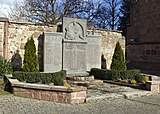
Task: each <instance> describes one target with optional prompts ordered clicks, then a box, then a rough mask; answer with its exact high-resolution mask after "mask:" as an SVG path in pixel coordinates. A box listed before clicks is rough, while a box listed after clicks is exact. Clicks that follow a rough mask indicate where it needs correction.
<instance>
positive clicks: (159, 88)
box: [146, 81, 160, 94]
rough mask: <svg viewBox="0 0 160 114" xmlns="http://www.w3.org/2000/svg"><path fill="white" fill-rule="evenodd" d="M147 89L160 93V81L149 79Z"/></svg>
mask: <svg viewBox="0 0 160 114" xmlns="http://www.w3.org/2000/svg"><path fill="white" fill-rule="evenodd" d="M146 89H147V90H149V91H151V92H152V93H154V94H159V93H160V81H148V82H147V83H146Z"/></svg>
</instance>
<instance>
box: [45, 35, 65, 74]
mask: <svg viewBox="0 0 160 114" xmlns="http://www.w3.org/2000/svg"><path fill="white" fill-rule="evenodd" d="M62 37H63V34H62V33H44V72H57V71H60V70H62Z"/></svg>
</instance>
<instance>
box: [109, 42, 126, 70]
mask: <svg viewBox="0 0 160 114" xmlns="http://www.w3.org/2000/svg"><path fill="white" fill-rule="evenodd" d="M111 69H112V70H126V63H125V59H124V54H123V50H122V48H121V45H120V44H119V42H117V44H116V48H115V50H114V54H113V57H112V63H111Z"/></svg>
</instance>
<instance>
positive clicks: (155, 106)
mask: <svg viewBox="0 0 160 114" xmlns="http://www.w3.org/2000/svg"><path fill="white" fill-rule="evenodd" d="M0 114H160V95H154V96H147V97H141V98H134V99H117V100H113V101H105V102H99V103H86V104H80V105H68V104H59V103H52V102H46V101H39V100H34V99H27V98H21V97H15V96H13V95H4V96H0Z"/></svg>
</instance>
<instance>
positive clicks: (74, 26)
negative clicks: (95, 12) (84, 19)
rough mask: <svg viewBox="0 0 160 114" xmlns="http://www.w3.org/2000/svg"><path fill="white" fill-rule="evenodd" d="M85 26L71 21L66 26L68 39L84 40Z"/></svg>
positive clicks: (66, 37)
mask: <svg viewBox="0 0 160 114" xmlns="http://www.w3.org/2000/svg"><path fill="white" fill-rule="evenodd" d="M83 32H84V31H83V28H82V27H81V25H80V24H79V23H77V22H72V23H70V24H69V25H68V26H67V27H66V28H65V39H67V40H79V39H81V40H84V34H83Z"/></svg>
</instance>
